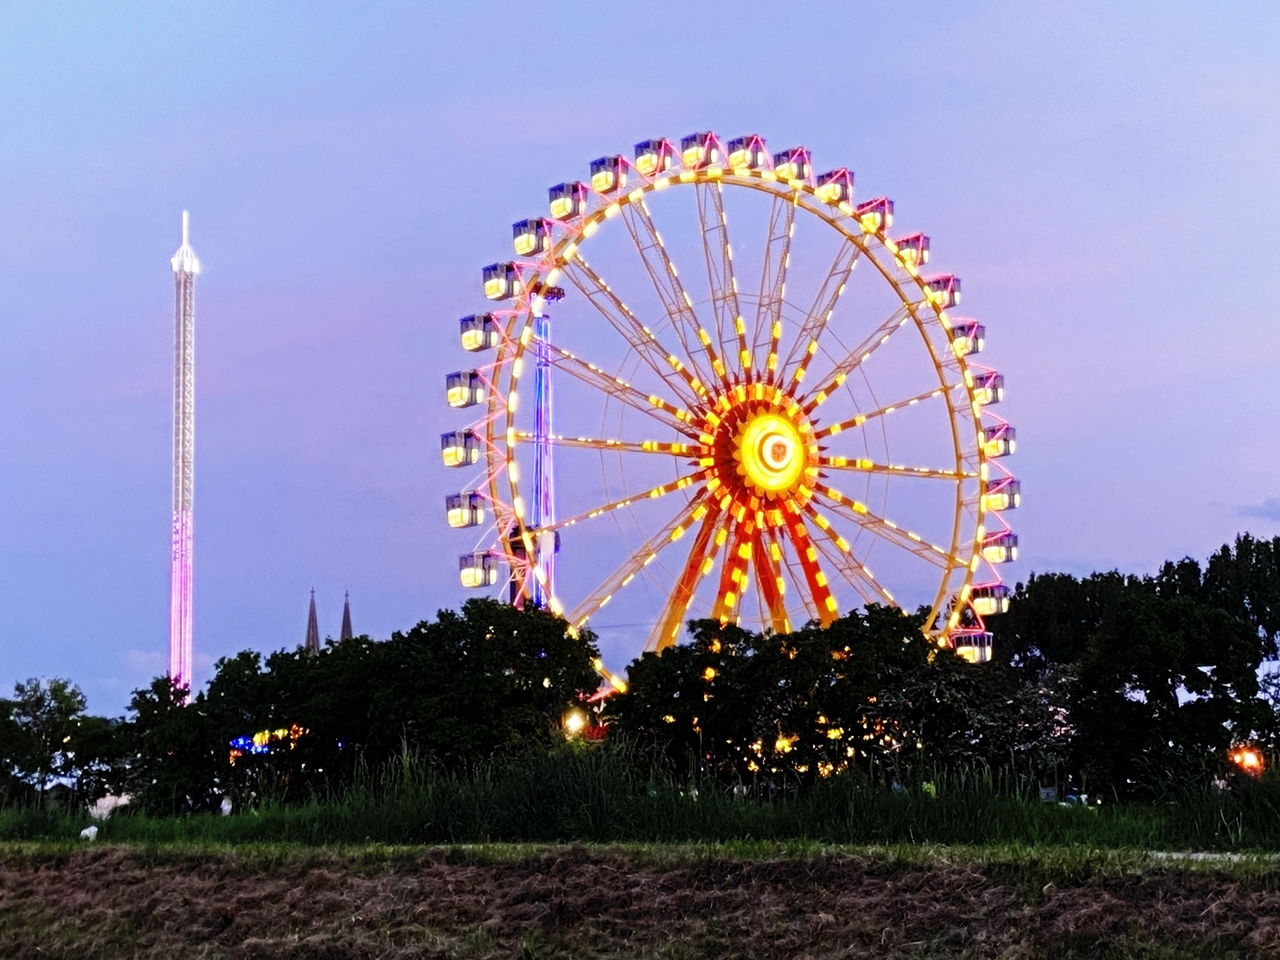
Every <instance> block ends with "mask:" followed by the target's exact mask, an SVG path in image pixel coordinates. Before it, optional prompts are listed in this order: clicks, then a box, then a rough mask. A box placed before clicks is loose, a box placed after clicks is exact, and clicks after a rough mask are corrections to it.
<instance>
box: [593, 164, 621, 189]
mask: <svg viewBox="0 0 1280 960" xmlns="http://www.w3.org/2000/svg"><path fill="white" fill-rule="evenodd" d="M626 185H627V162H626V160H624V159H623V158H622V157H619V156H612V157H600V158H599V159H597V160H592V161H591V189H592V190H594V191H595V192H596V193H612V192H613V191H614V190H621V189H622V188H623V187H625V186H626Z"/></svg>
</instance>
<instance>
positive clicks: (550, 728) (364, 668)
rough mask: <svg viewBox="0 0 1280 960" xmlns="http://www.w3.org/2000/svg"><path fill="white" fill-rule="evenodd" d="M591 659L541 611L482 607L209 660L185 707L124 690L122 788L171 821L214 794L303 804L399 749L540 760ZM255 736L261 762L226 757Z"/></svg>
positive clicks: (154, 688) (582, 639)
mask: <svg viewBox="0 0 1280 960" xmlns="http://www.w3.org/2000/svg"><path fill="white" fill-rule="evenodd" d="M597 656H598V653H597V650H596V647H595V637H594V635H593V634H591V633H590V632H589V631H582V632H581V634H580V635H579V636H577V637H574V636H571V635H570V633H569V630H568V624H566V623H565V621H564V620H563V619H561V618H559V617H556V616H554V615H552V614H550V613H548V612H547V611H544V610H538V609H527V610H517V609H515V608H514V607H511V606H510V605H508V604H502V603H497V602H495V601H488V600H473V601H470V602H468V603H467V604H465V605H464V607H463V609H462V612H461V614H458V613H453V612H451V611H441V612H440V614H439V615H438V617H437V619H436V621H435V622H423V623H420V624H418V625H417V626H416V627H414V628H413V629H412V630H410V631H408V632H407V633H396V634H394V635H393V636H392V637H391V639H390V640H387V641H385V642H375V641H373V640H370V639H369V638H368V637H355V638H353V639H351V640H346V641H342V642H340V643H330V644H328V645H327V646H326V647H325V648H324V649H323V650H321V651H320V653H319V655H312V654H309V653H307V652H306V651H304V650H301V649H296V650H291V651H286V650H281V651H278V652H276V653H273V654H270V655H269V656H267V657H266V658H265V659H264V658H263V657H262V656H261V655H260V654H258V653H256V652H253V651H243V652H241V653H239V654H237V655H236V656H234V657H227V658H223V659H222V660H219V661H218V663H217V665H216V668H215V675H214V678H213V680H212V681H210V683H209V687H208V689H207V690H205V691H203V692H201V693H200V694H198V695H197V696H196V697H195V698H193V699H192V700H191V701H190V702H189V703H185V702H184V699H183V694H184V691H182V690H180V689H179V688H176V687H173V686H172V685H171V684H170V683H169V681H168V680H167V679H166V678H163V677H162V678H157V680H156V681H154V682H153V683H152V685H151V687H150V688H149V689H147V690H140V691H136V692H135V695H134V700H133V703H132V704H131V710H132V711H133V712H134V714H135V719H134V720H133V722H132V725H131V726H132V730H133V734H132V743H133V746H134V750H133V766H134V776H133V778H132V782H133V784H134V788H135V790H136V791H137V792H138V794H139V796H141V797H142V798H144V800H143V804H144V806H146V808H147V809H149V810H155V811H165V812H179V811H183V810H196V809H207V808H209V807H210V806H212V805H214V804H216V803H217V802H218V801H219V800H220V799H221V797H222V796H223V795H226V794H231V795H232V796H233V797H234V798H235V800H236V801H237V802H245V801H248V800H252V799H254V798H255V797H258V798H260V797H263V796H265V795H271V796H274V797H276V798H279V799H285V800H289V799H298V800H301V799H306V798H308V797H310V796H313V795H316V794H323V793H325V792H327V791H329V790H332V789H336V788H340V787H341V786H343V785H344V784H346V783H349V782H350V780H351V778H352V777H353V776H354V775H355V773H356V771H357V769H358V768H359V767H360V766H361V765H362V764H363V765H365V766H366V767H368V768H374V769H376V768H377V767H378V766H379V765H381V764H384V763H386V762H387V761H389V760H390V759H391V758H392V757H393V756H395V755H397V754H398V753H399V752H400V751H401V750H402V749H403V748H404V747H406V746H407V747H408V748H409V749H410V750H412V751H414V752H416V753H418V754H420V755H421V756H423V757H424V758H429V759H430V760H432V761H433V762H436V763H439V764H441V765H444V766H446V767H452V768H456V767H459V766H464V765H466V764H470V763H475V762H477V761H479V760H483V759H485V758H488V757H492V756H496V755H500V754H509V753H516V752H522V751H529V750H539V749H545V748H546V747H548V746H550V745H551V744H552V743H553V742H554V740H555V739H556V738H557V737H558V736H559V723H560V719H561V717H562V715H563V714H564V712H565V711H566V710H567V709H568V708H569V706H570V705H571V704H573V703H574V702H575V701H576V700H577V699H578V698H579V697H580V696H582V695H584V694H589V693H592V692H594V691H595V690H596V689H597V687H598V686H599V683H600V679H599V676H598V675H597V674H596V672H595V670H594V669H593V667H592V661H593V660H594V659H595V658H596V657H597ZM280 732H283V735H282V736H281V735H279V733H280ZM264 733H266V734H268V736H266V737H260V739H263V740H270V741H271V742H270V743H269V744H266V743H264V744H262V745H261V746H262V747H263V748H264V752H262V753H254V752H251V751H245V750H240V749H238V748H233V741H240V740H241V738H252V737H254V735H255V734H264ZM233 760H234V763H232V761H233Z"/></svg>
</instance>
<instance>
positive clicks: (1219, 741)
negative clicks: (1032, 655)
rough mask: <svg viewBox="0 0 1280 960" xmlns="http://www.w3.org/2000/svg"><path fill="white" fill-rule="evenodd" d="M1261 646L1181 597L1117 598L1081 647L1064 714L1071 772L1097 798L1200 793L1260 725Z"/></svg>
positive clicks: (1241, 628)
mask: <svg viewBox="0 0 1280 960" xmlns="http://www.w3.org/2000/svg"><path fill="white" fill-rule="evenodd" d="M1264 647H1265V642H1264V640H1263V639H1262V638H1261V636H1260V635H1259V633H1258V631H1257V630H1256V629H1255V628H1254V627H1253V626H1252V625H1251V624H1249V623H1247V622H1245V621H1242V620H1239V619H1237V618H1235V617H1232V616H1230V615H1228V614H1227V613H1225V612H1224V611H1222V610H1221V609H1218V608H1217V607H1214V606H1210V605H1209V604H1206V603H1201V602H1200V601H1198V600H1195V599H1192V598H1191V597H1187V596H1172V597H1167V596H1160V595H1159V594H1157V593H1155V592H1153V591H1150V590H1145V589H1134V590H1130V591H1128V592H1126V593H1125V594H1123V595H1122V596H1121V597H1120V598H1119V599H1118V602H1117V603H1116V604H1115V606H1114V607H1113V608H1112V609H1111V610H1109V611H1108V613H1107V616H1106V617H1105V618H1104V620H1103V622H1102V623H1101V624H1100V625H1099V628H1098V630H1097V632H1096V633H1095V634H1094V635H1093V636H1092V637H1091V638H1090V641H1089V648H1088V650H1087V652H1086V654H1085V655H1084V656H1083V657H1082V658H1081V661H1080V664H1079V682H1078V686H1077V688H1076V694H1075V697H1074V701H1075V702H1074V703H1073V705H1072V710H1071V715H1072V722H1073V724H1074V726H1075V728H1076V736H1075V742H1074V753H1075V765H1076V767H1077V769H1079V770H1080V771H1081V772H1083V773H1084V774H1086V775H1087V776H1088V777H1089V779H1090V781H1091V784H1092V786H1093V788H1094V789H1095V790H1096V789H1105V790H1108V791H1111V792H1113V793H1114V794H1116V795H1117V796H1129V797H1140V798H1141V797H1145V798H1151V797H1159V796H1163V795H1165V794H1167V793H1170V792H1176V791H1177V790H1179V789H1183V788H1188V787H1190V788H1194V787H1196V786H1198V785H1204V784H1207V782H1208V780H1209V779H1211V778H1212V777H1213V776H1215V775H1218V774H1220V773H1221V771H1222V770H1223V769H1224V768H1225V765H1226V752H1227V748H1228V747H1229V746H1230V745H1231V743H1232V742H1233V741H1235V740H1242V739H1249V738H1252V737H1253V736H1254V735H1255V733H1256V732H1258V731H1260V730H1262V729H1264V728H1265V727H1266V726H1267V725H1268V720H1269V716H1270V710H1269V708H1268V706H1267V704H1266V702H1265V701H1264V700H1263V699H1261V698H1260V697H1259V692H1260V691H1259V683H1258V673H1257V671H1258V667H1259V665H1260V664H1261V662H1262V658H1263V655H1264Z"/></svg>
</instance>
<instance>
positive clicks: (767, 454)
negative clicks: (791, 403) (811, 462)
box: [734, 412, 805, 494]
mask: <svg viewBox="0 0 1280 960" xmlns="http://www.w3.org/2000/svg"><path fill="white" fill-rule="evenodd" d="M734 441H735V443H736V445H737V450H736V451H735V453H734V459H736V460H738V461H739V468H738V469H739V471H740V475H741V476H742V477H743V479H744V480H745V481H746V482H747V484H749V485H750V486H751V487H754V488H755V489H756V490H757V491H758V492H760V493H764V494H770V493H780V492H782V491H786V490H791V489H793V488H794V487H795V486H796V484H797V483H798V482H799V481H800V479H801V477H802V476H803V474H804V464H805V443H804V439H803V437H802V436H801V434H800V427H799V426H798V425H797V424H795V423H793V422H792V421H791V420H790V419H789V418H787V417H786V416H784V415H783V414H779V413H772V412H767V413H759V414H756V415H755V416H753V417H751V418H750V419H748V420H746V421H745V422H744V423H743V424H742V427H741V428H740V429H739V431H738V434H737V436H736V437H735V438H734Z"/></svg>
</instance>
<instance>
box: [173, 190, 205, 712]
mask: <svg viewBox="0 0 1280 960" xmlns="http://www.w3.org/2000/svg"><path fill="white" fill-rule="evenodd" d="M187 231H188V216H187V212H186V211H185V210H184V211H183V212H182V246H180V247H179V248H178V252H177V253H175V254H174V255H173V258H172V259H171V260H170V261H169V262H170V264H172V266H173V286H174V358H173V567H172V573H171V580H170V597H169V677H170V679H172V680H173V681H174V682H176V683H178V684H180V685H181V686H184V687H186V688H188V689H190V687H191V572H192V569H191V561H192V535H193V532H194V531H193V520H192V501H193V497H194V492H195V447H196V443H195V424H196V353H195V346H196V274H197V273H199V272H200V262H199V261H198V260H197V259H196V254H195V251H194V250H192V249H191V245H190V244H189V243H188V233H187Z"/></svg>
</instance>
